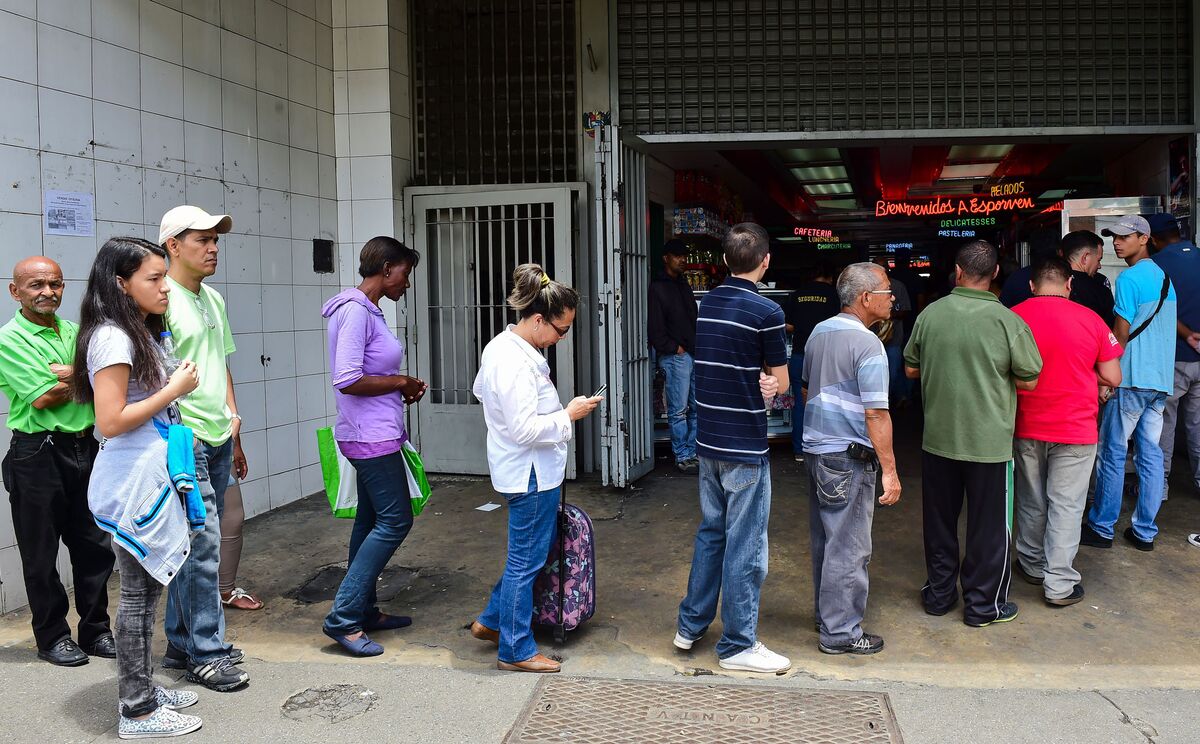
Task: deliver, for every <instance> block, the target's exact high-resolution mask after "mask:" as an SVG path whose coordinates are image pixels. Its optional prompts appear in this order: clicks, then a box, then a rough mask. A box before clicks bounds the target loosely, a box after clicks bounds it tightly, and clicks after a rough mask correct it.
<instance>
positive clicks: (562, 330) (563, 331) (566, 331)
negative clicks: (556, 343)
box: [546, 318, 571, 338]
mask: <svg viewBox="0 0 1200 744" xmlns="http://www.w3.org/2000/svg"><path fill="white" fill-rule="evenodd" d="M546 323H547V324H548V325H550V328H552V329H554V332H557V334H558V337H559V338H562V337H564V336H566V334H570V332H571V326H570V325H568V326H566V328H558V326H557V325H554V324H553V323H551V320H550V318H546Z"/></svg>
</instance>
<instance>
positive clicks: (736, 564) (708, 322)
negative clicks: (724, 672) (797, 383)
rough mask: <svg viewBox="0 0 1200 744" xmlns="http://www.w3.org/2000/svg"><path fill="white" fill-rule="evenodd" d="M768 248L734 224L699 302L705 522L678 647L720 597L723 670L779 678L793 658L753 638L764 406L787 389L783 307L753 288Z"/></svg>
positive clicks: (709, 617) (690, 639) (764, 479)
mask: <svg viewBox="0 0 1200 744" xmlns="http://www.w3.org/2000/svg"><path fill="white" fill-rule="evenodd" d="M769 244H770V241H769V238H768V237H767V232H766V230H764V229H763V228H762V227H760V226H759V225H755V224H753V223H748V222H747V223H742V224H740V225H735V226H734V227H733V228H732V229H731V230H730V231H729V233H728V234H727V235H726V236H725V240H724V245H723V248H724V252H725V263H726V265H728V266H729V272H730V275H731V276H730V277H729V279H727V280H726V281H725V283H724V284H722V285H721V286H720V287H717V288H716V289H715V290H713V291H712V292H710V293H709V294H708V295H707V296H705V298H704V300H703V301H702V302H701V303H700V317H699V320H698V322H697V324H696V355H695V356H696V360H695V365H696V406H697V409H698V422H697V423H698V426H697V429H698V433H697V436H696V452H697V454H698V455H699V458H700V510H701V513H702V519H701V522H700V527H699V529H698V530H697V531H696V543H695V552H694V553H693V556H692V570H691V575H690V576H689V577H688V588H687V596H686V597H684V599H683V602H682V603H680V605H679V623H678V632H677V633H676V634H675V646H676V647H677V648H680V649H683V650H685V651H686V650H689V649H691V647H692V644H693V643H695V642H696V641H698V640H699V639H700V638H701V637H702V636H703V635H704V634H705V633H706V632H707V631H708V626H709V624H711V623H712V621H713V619H714V618H715V617H716V613H717V600H718V598H720V599H721V624H722V626H723V629H724V632H723V633H722V635H721V639H720V640H719V641H718V642H717V648H716V651H717V656H718V657H719V659H720V665H721V667H722V668H723V669H733V670H738V671H744V672H763V673H782V672H785V671H787V670H788V669H790V668H791V665H792V663H791V661H789V660H788V659H787V658H786V657H784V656H780V655H779V654H777V653H775V652H773V651H771V650H770V649H768V648H767V647H766V646H764V645H763V644H762V643H759V641H758V637H757V625H758V603H759V594H760V590H761V588H762V582H763V579H765V578H766V576H767V519H768V517H769V516H770V512H771V467H770V463H769V462H768V459H767V455H768V448H767V405H766V400H767V399H769V398H771V397H773V396H774V394H775V392H777V391H778V390H784V389H787V387H788V384H789V382H788V369H787V346H786V343H787V342H786V339H785V336H784V332H785V323H784V317H783V310H782V309H781V308H780V307H779V305H777V304H775V303H774V302H772V301H770V300H768V299H766V298H764V297H762V296H760V295H759V294H758V289H757V283H758V281H759V280H761V279H762V278H763V275H764V274H766V272H767V267H768V266H769V265H770V263H771V256H770V253H769V252H768V248H769ZM764 370H765V371H764ZM722 590H724V591H723V592H722ZM722 593H723V594H724V596H723V597H722V596H721V595H722Z"/></svg>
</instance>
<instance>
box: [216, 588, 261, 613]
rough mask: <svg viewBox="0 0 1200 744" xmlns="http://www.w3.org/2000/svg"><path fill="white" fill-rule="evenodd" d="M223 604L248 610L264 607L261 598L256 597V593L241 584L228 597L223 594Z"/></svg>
mask: <svg viewBox="0 0 1200 744" xmlns="http://www.w3.org/2000/svg"><path fill="white" fill-rule="evenodd" d="M221 604H222V605H224V606H226V607H232V608H233V609H235V610H246V611H248V612H253V611H254V610H261V609H262V608H263V603H262V601H261V600H259V599H256V598H255V597H254V595H252V594H251V593H250V592H248V591H246V590H245V589H243V588H241V587H240V586H239V587H238V588H236V589H234V590H233V591H232V592H230V593H229V597H228V598H226V597H224V596H222V597H221Z"/></svg>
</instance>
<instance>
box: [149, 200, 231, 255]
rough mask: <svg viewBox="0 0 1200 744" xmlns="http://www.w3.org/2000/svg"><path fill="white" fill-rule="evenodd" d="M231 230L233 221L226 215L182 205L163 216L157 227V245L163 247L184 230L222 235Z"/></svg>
mask: <svg viewBox="0 0 1200 744" xmlns="http://www.w3.org/2000/svg"><path fill="white" fill-rule="evenodd" d="M232 229H233V219H232V218H231V217H230V216H229V215H227V214H209V213H208V212H205V211H204V210H203V209H201V208H200V207H192V206H188V205H186V204H185V205H183V206H181V207H175V208H174V209H172V210H170V211H168V212H167V213H166V214H164V215H163V218H162V222H161V223H159V226H158V244H159V245H164V244H165V243H166V242H167V238H173V237H175V236H176V235H179V233H181V232H183V231H184V230H216V231H217V233H219V234H221V235H224V234H225V233H227V232H229V231H230V230H232Z"/></svg>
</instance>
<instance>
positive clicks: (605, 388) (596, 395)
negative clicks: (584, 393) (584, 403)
mask: <svg viewBox="0 0 1200 744" xmlns="http://www.w3.org/2000/svg"><path fill="white" fill-rule="evenodd" d="M607 392H608V383H607V382H606V383H604V384H603V385H601V386H600V387H598V388H596V392H594V393H592V396H591V397H593V398H599V397H600V396H601V395H604V394H605V393H607Z"/></svg>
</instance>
